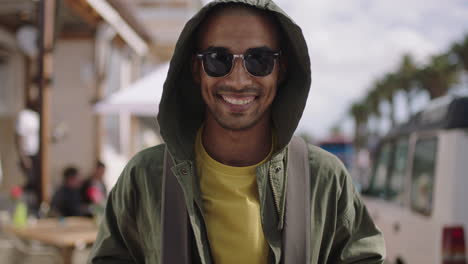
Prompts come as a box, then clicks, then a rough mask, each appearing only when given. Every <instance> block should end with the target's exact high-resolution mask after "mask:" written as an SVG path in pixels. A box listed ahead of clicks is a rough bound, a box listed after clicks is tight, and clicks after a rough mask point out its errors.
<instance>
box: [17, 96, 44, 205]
mask: <svg viewBox="0 0 468 264" xmlns="http://www.w3.org/2000/svg"><path fill="white" fill-rule="evenodd" d="M37 110H38V107H37V103H36V102H35V101H31V102H29V103H28V104H27V108H26V109H23V110H21V111H20V112H19V113H18V118H17V120H16V131H15V142H16V150H17V152H18V155H19V166H20V168H21V170H22V171H23V173H24V175H25V178H26V181H25V184H24V190H25V192H26V196H27V202H28V205H29V206H30V208H31V209H37V207H38V206H37V202H38V193H39V173H38V172H39V155H38V154H39V127H40V125H39V113H38V112H37Z"/></svg>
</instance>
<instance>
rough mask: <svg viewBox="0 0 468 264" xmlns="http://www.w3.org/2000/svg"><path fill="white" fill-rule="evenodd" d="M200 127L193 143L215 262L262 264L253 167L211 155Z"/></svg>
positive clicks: (263, 246) (264, 251)
mask: <svg viewBox="0 0 468 264" xmlns="http://www.w3.org/2000/svg"><path fill="white" fill-rule="evenodd" d="M201 131H202V129H200V131H199V132H198V135H197V140H196V143H195V154H196V163H197V172H198V175H199V179H200V189H201V193H202V198H203V212H204V218H205V223H206V228H207V232H208V239H209V241H210V246H211V253H212V256H213V259H214V263H216V264H229V263H232V264H239V263H252V264H264V263H267V258H268V244H267V242H266V240H265V236H264V235H263V230H262V223H261V218H260V204H259V199H258V188H257V180H256V179H257V177H256V173H255V169H256V167H258V166H259V165H261V164H262V163H264V162H265V161H266V160H268V158H269V157H270V156H271V151H270V154H269V155H268V156H267V158H265V160H263V161H262V162H260V163H258V164H256V165H252V166H248V167H232V166H227V165H224V164H222V163H220V162H218V161H216V160H214V159H213V158H211V157H210V156H209V155H208V153H207V152H206V151H205V148H204V147H203V143H202V140H201V133H202V132H201Z"/></svg>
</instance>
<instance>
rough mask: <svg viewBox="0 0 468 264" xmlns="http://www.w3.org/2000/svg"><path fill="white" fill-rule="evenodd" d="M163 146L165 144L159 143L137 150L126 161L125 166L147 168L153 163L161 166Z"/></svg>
mask: <svg viewBox="0 0 468 264" xmlns="http://www.w3.org/2000/svg"><path fill="white" fill-rule="evenodd" d="M165 146H166V145H165V144H160V145H157V146H153V147H150V148H146V149H144V150H142V151H140V152H138V153H137V154H135V156H133V158H132V159H131V160H130V161H129V162H128V164H127V167H134V168H149V167H152V166H155V165H157V166H161V165H162V163H163V160H164V149H165Z"/></svg>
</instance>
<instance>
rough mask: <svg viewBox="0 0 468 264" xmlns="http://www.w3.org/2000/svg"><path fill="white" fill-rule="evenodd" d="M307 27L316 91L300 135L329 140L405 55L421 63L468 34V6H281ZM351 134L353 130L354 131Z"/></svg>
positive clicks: (299, 1) (363, 1)
mask: <svg viewBox="0 0 468 264" xmlns="http://www.w3.org/2000/svg"><path fill="white" fill-rule="evenodd" d="M277 3H278V4H279V5H280V6H281V7H282V8H283V9H284V10H285V11H286V12H288V14H289V15H290V16H291V17H292V18H293V19H294V20H295V21H296V22H297V23H298V24H299V26H301V27H302V30H303V32H304V35H305V38H306V41H307V43H308V46H309V53H310V57H311V65H312V72H313V76H312V80H313V81H312V89H311V93H310V96H309V100H308V105H307V107H306V111H305V113H304V115H303V120H302V121H301V123H300V127H299V130H301V131H307V132H310V133H311V134H313V135H316V136H318V137H325V136H326V135H327V133H328V131H329V129H330V127H331V126H333V125H335V124H337V123H341V122H343V119H344V118H345V115H346V112H347V110H348V109H349V108H350V105H351V103H352V102H354V101H356V100H358V99H360V98H362V97H363V96H364V95H365V94H366V92H367V91H368V90H369V89H370V87H371V86H372V82H373V80H375V79H376V78H378V77H379V76H382V75H383V74H385V73H386V72H388V71H391V70H392V69H394V68H395V67H396V66H397V65H398V63H399V61H400V59H401V56H402V54H404V53H411V54H412V55H413V56H415V57H416V58H417V59H418V60H419V61H422V60H424V59H425V58H427V57H428V56H429V55H432V54H436V53H438V52H442V51H444V50H445V49H447V48H448V46H449V45H450V44H451V43H453V42H454V41H455V40H458V39H461V37H462V36H463V34H464V33H468V32H467V31H468V26H467V25H468V16H467V15H466V14H468V5H466V4H465V3H464V2H463V1H444V2H441V1H438V0H424V1H423V0H412V1H407V0H393V1H371V0H349V1H337V0H335V1H333V0H331V1H324V0H323V1H317V0H312V1H311V0H295V1H288V0H279V1H277ZM348 132H350V129H349V128H348Z"/></svg>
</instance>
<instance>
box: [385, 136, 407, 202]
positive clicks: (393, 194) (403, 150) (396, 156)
mask: <svg viewBox="0 0 468 264" xmlns="http://www.w3.org/2000/svg"><path fill="white" fill-rule="evenodd" d="M407 165H408V138H406V137H405V138H401V139H399V140H398V141H397V143H396V146H395V151H394V152H393V161H392V167H393V168H392V172H391V175H390V176H389V182H388V190H387V197H386V198H387V199H388V200H397V201H400V202H402V201H403V197H402V196H403V191H404V184H405V174H406V168H407Z"/></svg>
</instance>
